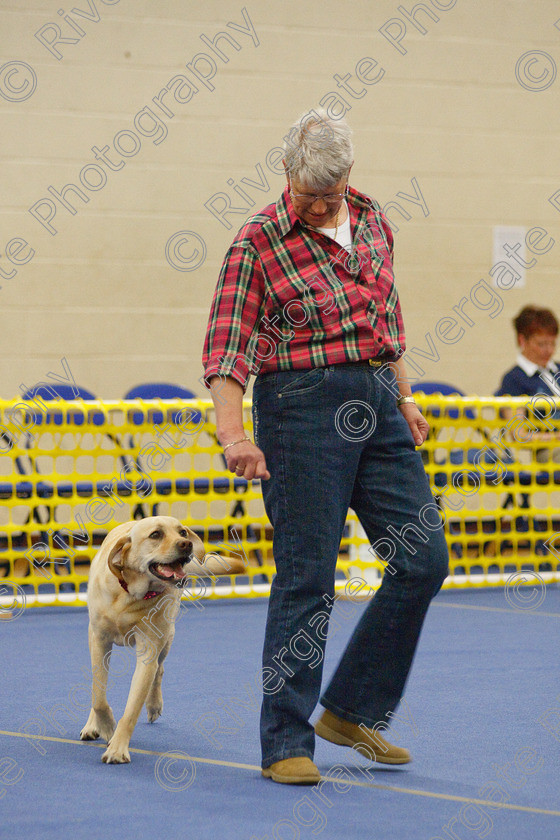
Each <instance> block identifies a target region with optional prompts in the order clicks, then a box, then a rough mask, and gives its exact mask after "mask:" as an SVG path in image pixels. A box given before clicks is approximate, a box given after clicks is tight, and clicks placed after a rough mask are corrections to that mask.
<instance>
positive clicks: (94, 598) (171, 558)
mask: <svg viewBox="0 0 560 840" xmlns="http://www.w3.org/2000/svg"><path fill="white" fill-rule="evenodd" d="M243 570H244V566H243V563H242V562H241V561H240V560H237V559H234V558H231V557H227V558H226V557H219V556H218V555H210V556H208V557H205V555H204V546H203V544H202V541H201V540H200V539H199V537H197V535H196V534H195V533H194V532H193V531H191V530H190V529H189V528H186V527H185V526H184V525H182V524H181V522H179V520H178V519H174V518H173V517H172V516H152V517H149V518H147V519H141V520H138V521H136V522H126V523H124V524H123V525H117V527H116V528H114V529H113V530H112V531H111V532H110V534H108V535H107V537H106V538H105V540H104V541H103V543H102V545H101V547H100V549H99V551H98V552H97V554H96V555H95V557H94V559H93V561H92V564H91V570H90V576H89V583H88V611H89V619H90V620H89V649H90V654H91V667H92V674H93V685H92V709H91V712H90V715H89V718H88V720H87V723H86V725H85V726H84V728H83V729H82V731H81V733H80V738H81V739H82V741H91V740H96V739H97V738H100V737H101V738H104V739H106V740H107V749H106V751H105V752H104V754H103V756H102V758H103V761H104V762H106V763H107V764H123V763H125V762H129V761H130V754H129V751H128V747H129V743H130V738H131V736H132V733H133V731H134V727H135V726H136V722H137V720H138V717H139V715H140V712H141V710H142V706H143V705H144V703H145V704H146V710H147V712H148V720H149V721H150V723H153V722H154V721H155V720H157V718H158V717H159V716H160V715H161V712H162V709H163V697H162V694H161V680H162V677H163V661H164V659H165V657H166V656H167V654H168V652H169V648H170V647H171V642H172V641H173V636H174V635H175V619H176V617H177V614H178V612H179V608H180V600H181V590H182V588H183V586H184V584H185V578H187V577H191V576H206V577H208V576H209V575H215V574H221V575H223V574H236V573H239V572H242V571H243ZM113 644H116V645H136V667H135V670H134V675H133V677H132V685H131V687H130V693H129V695H128V700H127V703H126V708H125V710H124V714H123V716H122V718H121V719H120V721H119V723H118V725H116V724H115V718H114V717H113V712H112V709H111V707H110V706H109V704H108V703H107V677H108V670H109V660H110V657H111V650H112V647H113ZM115 725H116V729H115Z"/></svg>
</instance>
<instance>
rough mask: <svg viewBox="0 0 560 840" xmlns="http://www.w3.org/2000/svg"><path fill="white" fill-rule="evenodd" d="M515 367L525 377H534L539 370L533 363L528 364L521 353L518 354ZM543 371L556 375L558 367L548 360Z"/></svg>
mask: <svg viewBox="0 0 560 840" xmlns="http://www.w3.org/2000/svg"><path fill="white" fill-rule="evenodd" d="M517 365H518V366H519V367H520V368H521V370H522V371H523V372H524V373H526V374H527V376H534V375H535V373H537V372H538V371H540V370H541V368H540V367H539V366H538V365H536V364H535V363H534V362H530V361H529V359H527V357H526V356H524V355H523V353H519V354H518V356H517ZM544 370H548V371H550V373H556V371H557V370H558V365H557V364H556V363H555V362H553V361H552V359H551V360H550V362H549V363H548V364H547V365H546V367H545V368H544Z"/></svg>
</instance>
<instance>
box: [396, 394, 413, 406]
mask: <svg viewBox="0 0 560 840" xmlns="http://www.w3.org/2000/svg"><path fill="white" fill-rule="evenodd" d="M403 403H415V404H416V400H415V399H414V397H413V396H412V395H410V396H408V397H399V398H398V399H397V405H403Z"/></svg>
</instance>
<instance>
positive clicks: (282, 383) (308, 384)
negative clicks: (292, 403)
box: [277, 368, 328, 397]
mask: <svg viewBox="0 0 560 840" xmlns="http://www.w3.org/2000/svg"><path fill="white" fill-rule="evenodd" d="M327 373H328V369H327V368H312V369H311V370H305V371H296V370H293V371H285V372H283V373H279V374H277V377H278V379H277V382H278V392H277V393H278V396H279V397H285V396H286V397H287V396H290V395H292V394H294V395H295V394H306V393H307V392H308V391H313V390H314V389H315V388H318V387H319V385H321V384H322V383H323V381H324V379H325V377H326V376H327Z"/></svg>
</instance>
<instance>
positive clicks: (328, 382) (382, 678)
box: [253, 363, 449, 767]
mask: <svg viewBox="0 0 560 840" xmlns="http://www.w3.org/2000/svg"><path fill="white" fill-rule="evenodd" d="M253 419H254V429H255V440H256V442H257V444H258V446H259V447H261V449H262V450H263V452H264V454H265V456H266V460H267V465H268V469H269V471H270V475H271V478H270V479H269V481H263V482H262V490H263V498H264V504H265V509H266V512H267V514H268V517H269V519H270V521H271V523H272V525H273V527H274V543H273V548H274V559H275V563H276V576H275V578H274V581H273V583H272V587H271V593H270V600H269V607H268V618H267V625H266V633H265V641H264V650H263V694H264V698H263V705H262V712H261V744H262V766H263V767H268V766H270V765H271V764H273V763H274V762H276V761H280V760H281V759H285V758H294V757H297V756H308V757H309V758H311V759H312V758H313V754H314V746H315V733H314V730H313V727H312V726H311V724H310V723H309V718H310V717H311V714H312V713H313V710H314V709H315V706H316V704H317V701H318V700H319V695H320V689H321V675H322V666H323V657H324V648H325V642H326V635H327V626H328V618H329V614H330V611H331V608H332V605H333V595H334V577H335V566H336V562H337V557H338V551H339V547H340V541H341V537H342V533H343V529H344V525H345V520H346V516H347V512H348V508H349V507H351V508H352V509H353V510H354V511H355V512H356V514H357V516H358V518H359V520H360V522H361V524H362V526H363V528H364V530H365V532H366V534H367V538H368V540H369V541H370V544H371V545H372V546H374V547H375V546H376V544H377V548H378V553H379V556H380V557H381V558H382V559H386V560H387V561H389V565H388V566H387V567H386V570H385V573H384V576H383V582H382V585H381V587H380V588H379V589H378V591H377V592H376V594H375V597H374V598H373V599H372V601H371V602H370V603H369V605H368V607H367V609H366V610H365V612H364V613H363V615H362V617H361V619H360V621H359V622H358V625H357V627H356V629H355V630H354V633H353V635H352V638H351V639H350V642H349V643H348V646H347V648H346V651H345V652H344V654H343V656H342V659H341V661H340V663H339V665H338V667H337V670H336V672H335V674H334V676H333V677H332V679H331V681H330V684H329V685H328V687H327V688H326V690H325V692H324V694H323V696H322V697H321V703H322V705H323V706H324V707H326V708H327V709H330V710H331V711H332V712H334V713H335V714H337V715H339V716H340V717H342V718H344V719H345V720H348V721H351V722H354V723H364V724H366V725H367V726H368V727H373V726H375V725H376V724H379V723H380V722H383V723H384V724H385V725H387V723H388V714H389V713H390V712H393V711H394V709H395V708H396V706H397V705H398V703H399V701H400V699H401V697H402V694H403V690H404V686H405V682H406V679H407V676H408V673H409V670H410V667H411V665H412V660H413V656H414V652H415V649H416V645H417V642H418V638H419V635H420V631H421V628H422V623H423V620H424V617H425V614H426V611H427V609H428V606H429V603H430V600H431V599H432V598H433V596H434V595H435V594H436V593H437V592H438V590H439V588H440V587H441V584H442V583H443V581H444V579H445V577H446V575H447V570H448V558H449V555H448V550H447V545H446V542H445V538H444V534H443V528H442V525H441V516H440V515H439V513H438V509H437V507H436V505H435V502H434V500H433V497H432V495H431V492H430V488H429V484H428V479H427V477H426V474H425V471H424V467H423V465H422V459H421V457H420V454H419V453H418V452H416V450H415V445H414V441H413V439H412V435H411V433H410V429H409V427H408V424H407V423H406V421H405V419H404V417H403V416H402V414H401V412H400V411H399V409H398V408H397V406H396V398H395V396H394V394H392V393H391V391H390V390H389V389H388V388H387V387H386V386H385V385H383V384H382V382H381V381H380V379H379V377H378V376H376V368H373V367H370V366H369V365H368V364H367V363H354V364H342V365H332V366H331V367H326V368H314V369H312V370H306V371H297V370H296V371H287V372H279V373H269V374H264V375H261V376H259V377H257V380H256V382H255V387H254V392H253ZM380 541H382V542H380ZM391 555H392V556H391ZM372 559H373V558H372Z"/></svg>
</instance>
